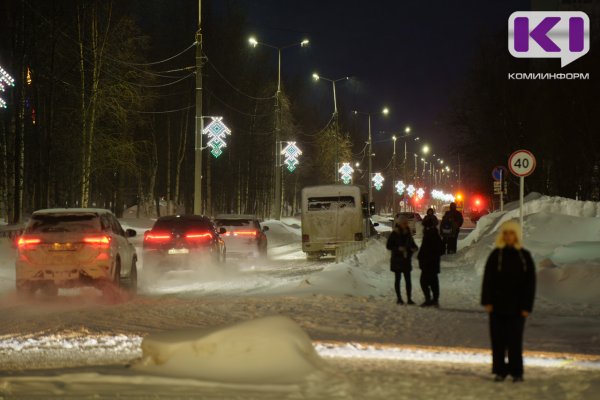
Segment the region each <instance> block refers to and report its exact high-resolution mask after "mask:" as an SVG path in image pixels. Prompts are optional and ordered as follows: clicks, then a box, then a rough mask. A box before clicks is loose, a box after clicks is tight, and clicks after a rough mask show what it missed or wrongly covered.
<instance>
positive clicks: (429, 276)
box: [421, 272, 440, 301]
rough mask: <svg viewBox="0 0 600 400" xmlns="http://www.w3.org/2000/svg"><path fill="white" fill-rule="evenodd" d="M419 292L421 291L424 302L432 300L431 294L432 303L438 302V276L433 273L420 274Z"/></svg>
mask: <svg viewBox="0 0 600 400" xmlns="http://www.w3.org/2000/svg"><path fill="white" fill-rule="evenodd" d="M421 290H423V295H424V296H425V300H426V301H430V300H432V298H431V295H432V294H433V301H438V300H439V298H440V281H439V279H438V274H436V273H435V272H421Z"/></svg>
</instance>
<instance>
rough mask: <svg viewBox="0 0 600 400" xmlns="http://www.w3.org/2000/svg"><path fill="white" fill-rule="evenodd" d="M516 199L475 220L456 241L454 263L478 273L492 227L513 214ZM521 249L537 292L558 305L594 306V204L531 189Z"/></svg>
mask: <svg viewBox="0 0 600 400" xmlns="http://www.w3.org/2000/svg"><path fill="white" fill-rule="evenodd" d="M518 207H519V205H518V202H514V203H509V204H508V205H507V207H506V210H505V211H504V212H495V213H491V214H489V215H486V216H484V217H482V218H481V220H480V221H479V223H478V224H477V227H476V228H475V230H474V231H473V232H472V233H471V234H470V235H469V236H467V238H465V239H464V240H462V241H461V242H460V245H459V249H460V256H459V262H462V263H472V264H474V265H475V268H476V271H477V273H478V274H480V275H481V274H482V272H483V268H484V266H485V262H486V260H487V257H488V255H489V253H490V252H491V250H492V249H493V243H494V240H495V237H496V234H497V231H498V229H499V227H500V225H502V224H503V223H504V222H505V221H508V220H510V219H516V218H518V217H519V208H518ZM524 225H525V227H524V241H525V247H526V248H527V249H528V250H529V251H531V252H532V254H533V257H534V259H535V260H536V263H537V264H538V278H539V285H538V288H539V290H538V293H539V294H540V295H541V296H543V297H545V298H546V299H548V300H552V301H555V302H559V303H578V304H580V303H584V304H593V305H600V203H596V202H589V201H577V200H572V199H566V198H562V197H548V196H541V195H540V194H538V193H532V194H530V195H528V196H527V197H526V199H525V207H524Z"/></svg>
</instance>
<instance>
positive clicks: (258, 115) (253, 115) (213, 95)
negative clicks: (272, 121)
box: [204, 88, 275, 118]
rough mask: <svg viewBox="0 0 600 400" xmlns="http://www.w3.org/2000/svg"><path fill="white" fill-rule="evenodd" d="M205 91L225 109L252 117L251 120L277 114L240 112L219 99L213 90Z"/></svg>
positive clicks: (273, 112) (272, 112)
mask: <svg viewBox="0 0 600 400" xmlns="http://www.w3.org/2000/svg"><path fill="white" fill-rule="evenodd" d="M204 90H205V91H206V92H207V93H208V94H209V95H211V96H212V97H213V98H214V99H215V100H217V101H218V102H219V103H221V104H223V105H224V106H225V107H227V108H229V109H230V110H232V111H235V112H237V113H239V114H242V115H245V116H247V117H251V118H255V117H266V116H269V115H273V114H275V111H271V112H269V113H264V114H250V113H247V112H245V111H242V110H240V109H239V108H236V107H234V106H232V105H230V104H229V103H227V102H226V101H224V100H222V99H221V98H219V97H217V96H216V95H215V93H214V92H213V91H211V90H209V89H206V88H205V89H204Z"/></svg>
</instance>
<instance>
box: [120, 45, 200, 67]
mask: <svg viewBox="0 0 600 400" xmlns="http://www.w3.org/2000/svg"><path fill="white" fill-rule="evenodd" d="M196 44H197V42H194V43H192V44H191V45H190V46H188V47H186V48H185V49H183V50H182V51H180V52H179V53H177V54H175V55H173V56H171V57H168V58H165V59H164V60H159V61H154V62H149V63H130V62H127V61H122V60H118V59H116V58H115V59H113V61H115V62H119V63H121V64H125V65H134V66H138V67H145V66H149V65H157V64H163V63H166V62H167V61H171V60H173V59H175V58H177V57H179V56H181V55H183V54H185V53H186V52H187V51H188V50H190V49H191V48H193V47H194V46H196Z"/></svg>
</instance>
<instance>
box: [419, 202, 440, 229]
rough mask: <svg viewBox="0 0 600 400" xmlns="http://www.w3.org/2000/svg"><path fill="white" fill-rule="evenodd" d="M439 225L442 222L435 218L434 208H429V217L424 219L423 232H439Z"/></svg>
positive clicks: (426, 216)
mask: <svg viewBox="0 0 600 400" xmlns="http://www.w3.org/2000/svg"><path fill="white" fill-rule="evenodd" d="M439 223H440V222H439V221H438V219H437V217H436V216H435V210H434V209H433V208H429V209H428V210H427V215H425V218H423V222H422V224H423V232H426V231H428V230H430V229H433V230H436V231H437V228H438V225H439Z"/></svg>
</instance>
